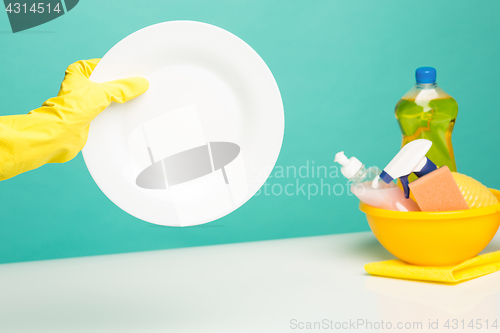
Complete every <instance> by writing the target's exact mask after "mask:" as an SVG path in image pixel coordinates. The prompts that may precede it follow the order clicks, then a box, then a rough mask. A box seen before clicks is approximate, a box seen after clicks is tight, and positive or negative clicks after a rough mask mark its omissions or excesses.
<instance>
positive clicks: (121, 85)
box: [0, 59, 149, 180]
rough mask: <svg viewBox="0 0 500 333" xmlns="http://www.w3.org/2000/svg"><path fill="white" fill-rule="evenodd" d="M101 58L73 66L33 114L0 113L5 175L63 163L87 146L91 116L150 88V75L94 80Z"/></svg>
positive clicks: (1, 173) (0, 175)
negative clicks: (106, 80)
mask: <svg viewBox="0 0 500 333" xmlns="http://www.w3.org/2000/svg"><path fill="white" fill-rule="evenodd" d="M99 60H100V59H91V60H84V61H78V62H76V63H74V64H72V65H70V66H69V67H68V69H67V70H66V76H65V77H64V81H63V82H62V84H61V89H60V90H59V93H58V94H57V97H54V98H51V99H49V100H47V101H46V102H45V103H43V105H42V107H40V108H38V109H35V110H33V111H31V112H30V113H28V114H23V115H15V116H3V117H0V180H4V179H8V178H11V177H14V176H16V175H18V174H20V173H23V172H26V171H29V170H33V169H36V168H38V167H40V166H42V165H44V164H45V163H64V162H67V161H69V160H71V159H72V158H73V157H75V156H76V155H77V154H78V152H80V150H82V148H83V147H84V146H85V143H86V142H87V137H88V133H89V124H90V122H91V121H92V120H93V119H94V118H95V117H96V116H97V115H98V114H99V113H100V112H101V111H103V110H104V109H105V108H106V107H107V106H108V105H109V104H110V103H111V102H117V103H125V102H127V101H129V100H131V99H133V98H135V97H137V96H139V95H141V94H143V93H144V92H146V91H147V90H148V88H149V83H148V81H147V80H146V79H144V78H140V77H133V78H127V79H121V80H116V81H110V82H105V83H95V82H92V81H90V80H89V77H90V74H92V71H93V70H94V68H95V66H96V65H97V63H98V62H99Z"/></svg>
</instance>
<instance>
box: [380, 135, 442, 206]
mask: <svg viewBox="0 0 500 333" xmlns="http://www.w3.org/2000/svg"><path fill="white" fill-rule="evenodd" d="M431 146H432V142H431V141H429V140H426V139H419V140H415V141H411V142H410V143H408V144H406V145H405V146H404V147H403V148H402V149H401V150H400V151H399V153H398V154H397V155H396V156H395V157H394V158H393V159H392V161H390V162H389V164H387V166H386V167H385V168H384V170H383V171H382V173H381V174H380V178H381V179H382V180H383V181H384V182H385V183H386V184H389V183H390V184H393V182H392V181H393V180H394V179H399V180H400V182H401V185H402V186H403V190H404V195H405V198H407V199H408V198H409V197H410V187H409V186H408V184H409V180H408V177H409V176H410V175H411V174H412V173H414V174H415V175H416V176H417V177H418V178H420V177H422V176H425V175H426V174H428V173H430V172H432V171H434V170H436V169H437V167H436V165H435V164H434V163H433V162H432V161H431V160H430V159H428V158H427V157H426V156H425V155H426V154H427V152H428V151H429V149H431Z"/></svg>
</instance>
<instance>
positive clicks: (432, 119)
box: [395, 67, 458, 172]
mask: <svg viewBox="0 0 500 333" xmlns="http://www.w3.org/2000/svg"><path fill="white" fill-rule="evenodd" d="M415 76H416V79H417V83H416V85H415V86H414V87H413V88H412V89H410V91H408V92H407V93H406V94H405V95H404V96H403V98H401V100H400V101H399V102H398V104H397V105H396V112H395V113H396V119H397V120H398V122H399V127H400V128H401V133H403V143H402V145H401V147H403V146H404V145H406V144H407V143H408V142H410V141H413V140H416V139H427V140H430V141H432V147H431V149H430V150H429V152H428V153H427V157H428V158H429V159H430V160H431V161H432V162H434V164H436V165H437V166H438V167H441V166H444V165H447V166H448V167H449V168H450V170H451V171H455V172H456V171H457V165H456V163H455V155H454V153H453V146H452V144H451V133H452V131H453V127H454V125H455V120H456V118H457V114H458V104H457V102H456V101H455V99H454V98H453V97H451V96H450V95H448V94H447V93H446V92H444V90H443V89H441V88H440V87H439V86H438V85H437V83H436V69H435V68H433V67H420V68H417V70H416V72H415Z"/></svg>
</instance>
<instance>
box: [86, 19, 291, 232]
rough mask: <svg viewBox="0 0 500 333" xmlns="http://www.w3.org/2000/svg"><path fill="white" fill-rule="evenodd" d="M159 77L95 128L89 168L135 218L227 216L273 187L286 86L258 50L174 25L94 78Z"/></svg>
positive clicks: (106, 60) (139, 38)
mask: <svg viewBox="0 0 500 333" xmlns="http://www.w3.org/2000/svg"><path fill="white" fill-rule="evenodd" d="M130 76H142V77H145V78H146V79H148V80H149V83H150V88H149V90H148V91H147V92H146V93H145V94H144V95H142V96H140V97H138V98H136V99H134V100H132V101H130V102H127V103H125V104H123V105H122V104H115V103H113V104H112V105H111V106H110V107H108V108H107V109H106V110H105V111H104V112H102V113H101V114H100V115H99V116H98V117H97V118H96V119H95V120H94V121H93V122H92V123H91V126H90V133H89V138H88V141H87V144H86V146H85V148H84V150H83V156H84V158H85V163H86V164H87V168H88V169H89V171H90V173H91V175H92V177H93V178H94V180H95V182H96V183H97V185H98V186H99V187H100V189H101V190H102V191H103V192H104V194H106V196H107V197H108V198H109V199H111V200H112V201H113V202H114V203H115V204H116V205H117V206H118V207H120V208H121V209H123V210H124V211H126V212H127V213H129V214H131V215H133V216H135V217H137V218H139V219H142V220H145V221H148V222H151V223H156V224H161V225H168V226H189V225H197V224H202V223H206V222H210V221H213V220H216V219H218V218H220V217H222V216H225V215H227V214H229V213H231V212H232V211H234V210H235V209H237V208H238V207H240V206H241V205H243V204H244V203H245V202H246V201H247V200H248V199H250V198H251V197H252V196H253V195H254V194H255V193H256V192H257V190H258V189H259V188H260V187H261V186H262V185H263V184H264V182H265V181H266V179H267V177H268V176H269V174H270V173H271V170H272V168H273V167H274V164H275V163H276V160H277V158H278V155H279V152H280V149H281V143H282V140H283V132H284V114H283V103H282V100H281V96H280V92H279V90H278V86H277V84H276V81H275V80H274V77H273V75H272V74H271V71H270V70H269V68H268V67H267V66H266V64H265V63H264V61H263V60H262V59H261V58H260V57H259V55H258V54H257V52H255V51H254V50H253V49H252V48H251V47H250V46H249V45H248V44H246V43H245V42H244V41H242V40H241V39H240V38H238V37H236V36H235V35H233V34H231V33H229V32H227V31H226V30H223V29H221V28H218V27H215V26H213V25H209V24H205V23H200V22H193V21H173V22H166V23H160V24H156V25H152V26H150V27H147V28H144V29H142V30H139V31H137V32H135V33H133V34H131V35H130V36H128V37H126V38H125V39H123V40H122V41H120V42H119V43H118V44H116V45H115V46H114V47H113V48H112V49H111V50H110V51H109V52H108V53H107V54H106V55H105V56H104V57H103V58H102V60H101V61H100V63H99V64H98V65H97V67H96V68H95V70H94V72H93V73H92V76H91V80H92V81H95V82H105V81H110V80H115V79H120V78H125V77H130Z"/></svg>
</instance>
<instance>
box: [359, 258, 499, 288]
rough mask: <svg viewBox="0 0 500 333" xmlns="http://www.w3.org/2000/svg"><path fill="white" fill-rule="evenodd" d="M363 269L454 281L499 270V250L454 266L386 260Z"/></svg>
mask: <svg viewBox="0 0 500 333" xmlns="http://www.w3.org/2000/svg"><path fill="white" fill-rule="evenodd" d="M365 270H366V271H367V272H368V273H369V274H372V275H380V276H387V277H393V278H400V279H411V280H425V281H436V282H450V283H456V282H461V281H465V280H470V279H474V278H477V277H480V276H483V275H486V274H490V273H493V272H496V271H498V270H500V251H496V252H491V253H486V254H482V255H479V256H476V257H474V258H472V259H469V260H466V261H464V262H463V263H461V264H458V265H455V266H443V267H422V266H414V265H410V264H407V263H405V262H404V261H401V260H388V261H380V262H374V263H371V264H366V265H365Z"/></svg>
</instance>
